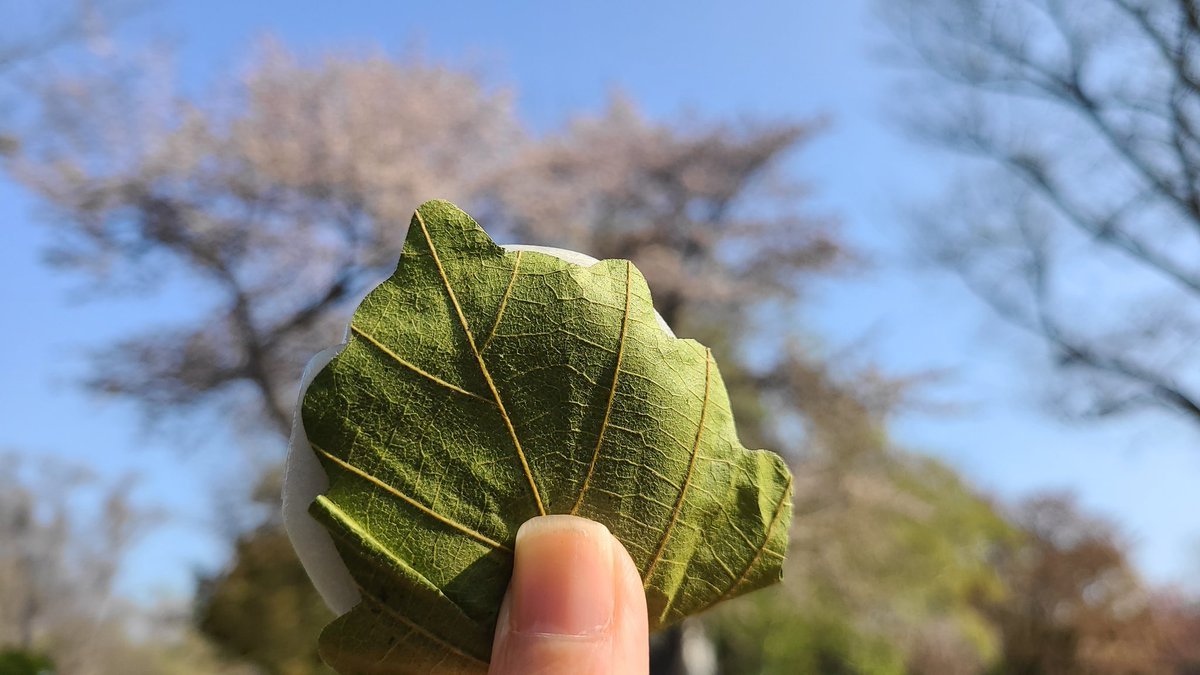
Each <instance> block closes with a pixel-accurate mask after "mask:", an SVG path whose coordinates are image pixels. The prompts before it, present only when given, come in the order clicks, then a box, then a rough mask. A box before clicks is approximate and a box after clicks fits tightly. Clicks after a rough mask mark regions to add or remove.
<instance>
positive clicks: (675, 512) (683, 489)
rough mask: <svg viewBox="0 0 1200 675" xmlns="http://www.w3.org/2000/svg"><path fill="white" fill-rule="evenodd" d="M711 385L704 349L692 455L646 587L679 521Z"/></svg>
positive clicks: (645, 576)
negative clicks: (702, 374)
mask: <svg viewBox="0 0 1200 675" xmlns="http://www.w3.org/2000/svg"><path fill="white" fill-rule="evenodd" d="M711 387H712V350H710V349H705V350H704V401H703V403H701V404H700V421H699V422H698V423H697V425H696V441H695V443H693V444H692V456H691V458H689V459H688V467H687V473H686V474H685V475H684V477H683V486H682V487H681V488H680V489H679V498H678V499H677V500H675V509H674V510H673V511H672V513H671V520H670V521H669V522H668V523H667V528H666V530H665V531H663V536H662V540H661V541H660V542H659V543H658V550H657V551H655V553H654V557H653V558H651V559H650V564H649V565H648V566H647V567H646V572H645V574H643V575H642V580H643V584H644V585H645V586H646V588H649V587H650V575H651V574H652V573H653V572H654V568H655V566H657V565H658V563H659V561H660V560H662V556H663V553H664V552H665V551H666V549H667V542H668V541H670V539H671V532H672V531H674V529H675V525H676V523H677V522H678V521H679V514H680V512H681V511H682V510H683V502H684V500H685V498H686V497H687V492H688V487H689V486H691V484H692V475H693V474H694V473H695V471H696V458H697V457H699V456H700V440H701V437H702V436H703V435H704V420H705V417H706V416H707V414H708V400H709V398H710V390H711Z"/></svg>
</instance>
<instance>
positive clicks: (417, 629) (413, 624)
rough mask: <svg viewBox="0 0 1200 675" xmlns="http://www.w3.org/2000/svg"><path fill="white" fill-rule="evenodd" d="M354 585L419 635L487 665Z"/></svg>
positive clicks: (472, 660) (475, 661)
mask: <svg viewBox="0 0 1200 675" xmlns="http://www.w3.org/2000/svg"><path fill="white" fill-rule="evenodd" d="M355 585H356V586H358V592H359V593H361V594H362V596H363V597H364V598H366V599H368V600H370V601H371V602H373V603H375V604H376V605H379V606H380V607H381V608H382V609H383V611H385V612H387V613H388V614H390V615H392V616H393V617H395V618H397V619H399V620H400V623H403V624H404V625H405V626H408V627H409V628H410V629H412V630H413V631H414V632H416V633H420V634H421V635H424V636H425V637H427V638H429V639H430V640H433V641H434V642H436V643H438V644H440V645H442V646H443V647H445V648H446V650H447V651H450V652H453V653H455V654H458V655H459V656H461V657H463V658H465V659H468V660H470V661H471V662H473V663H477V664H479V665H481V666H483V667H485V668H486V667H487V663H486V662H484V661H483V660H482V659H480V658H478V657H476V656H472V655H470V654H468V653H467V652H464V651H463V650H461V649H459V648H458V647H456V646H454V643H453V642H450V641H449V640H447V639H446V638H443V637H441V636H440V635H438V634H436V633H433V632H431V631H429V630H428V629H427V628H425V627H423V626H421V624H419V623H417V622H415V621H413V620H412V619H410V618H408V617H407V616H404V615H403V614H401V613H400V612H399V611H397V610H396V609H394V608H393V607H391V606H390V605H388V604H387V603H385V602H383V600H381V599H380V598H379V597H378V596H376V595H374V594H373V593H371V592H370V591H368V590H367V589H366V588H363V585H362V584H360V583H358V582H357V581H356V582H355Z"/></svg>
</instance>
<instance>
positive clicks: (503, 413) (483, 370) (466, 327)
mask: <svg viewBox="0 0 1200 675" xmlns="http://www.w3.org/2000/svg"><path fill="white" fill-rule="evenodd" d="M413 217H414V218H415V219H416V221H417V224H418V225H419V226H420V228H421V234H422V235H424V236H425V243H426V244H427V245H428V246H429V254H430V255H431V256H432V257H433V263H434V265H435V266H436V267H437V271H438V275H439V276H441V278H442V284H443V285H444V286H445V287H446V294H447V295H449V296H450V304H452V305H453V306H454V312H455V313H456V314H457V315H458V321H459V323H460V324H461V325H462V329H463V333H465V334H466V336H467V344H469V345H470V346H471V353H472V354H473V355H474V356H475V362H476V363H478V364H479V372H480V374H481V375H483V379H484V381H485V382H486V383H487V386H488V389H489V390H490V391H491V393H492V399H493V400H494V401H495V403H496V408H497V409H499V412H500V417H501V419H503V420H504V426H505V427H506V428H507V429H508V434H509V437H510V438H511V439H512V442H513V447H514V449H516V451H517V459H519V460H520V462H521V469H522V470H523V471H524V472H525V478H526V479H527V480H528V481H529V489H530V491H531V492H532V493H533V500H534V503H535V505H536V506H537V511H538V515H539V516H544V515H546V505H545V504H544V503H543V502H542V496H541V494H540V493H539V492H538V486H537V481H535V480H534V478H533V471H532V470H531V469H530V468H529V460H528V458H526V457H525V451H524V450H523V449H522V448H521V439H520V438H519V437H518V436H517V430H516V427H514V426H513V422H512V418H511V417H509V415H508V411H507V410H506V409H505V407H504V400H503V399H502V398H501V397H500V391H499V390H498V389H497V388H496V382H495V380H493V379H492V374H491V373H490V372H489V371H488V367H487V363H485V362H484V360H483V354H482V353H481V352H480V351H479V348H478V347H476V346H475V337H474V336H473V335H472V334H471V326H470V324H469V323H468V322H467V315H466V314H465V313H463V310H462V306H461V305H460V304H459V303H458V296H457V295H455V293H454V286H453V285H452V284H451V283H450V277H449V276H447V275H446V270H445V268H444V267H443V266H442V259H441V257H439V256H438V252H437V246H435V245H434V243H433V238H432V237H430V236H429V228H428V227H427V226H426V225H425V217H424V216H422V215H421V210H420V209H417V211H416V212H415V213H414V214H413Z"/></svg>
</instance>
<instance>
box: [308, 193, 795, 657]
mask: <svg viewBox="0 0 1200 675" xmlns="http://www.w3.org/2000/svg"><path fill="white" fill-rule="evenodd" d="M301 410H302V420H303V427H304V429H303V430H304V431H305V432H306V434H307V441H308V443H309V444H310V445H311V448H312V450H313V452H314V453H315V455H316V456H317V458H318V459H319V460H320V463H321V465H322V467H323V468H324V470H325V472H326V473H327V474H328V480H329V487H328V489H327V490H326V491H325V492H324V494H321V495H320V496H318V497H317V499H316V501H315V502H313V503H312V504H311V507H310V508H309V512H310V513H311V515H312V516H313V517H314V518H315V519H316V520H317V521H319V522H320V523H321V524H322V525H324V527H325V528H327V529H328V531H329V533H330V534H331V535H332V537H333V541H334V543H335V546H336V550H337V552H338V554H339V555H340V557H341V559H342V561H343V562H344V564H345V566H346V568H347V570H348V572H349V576H350V577H351V578H352V579H353V584H354V586H355V587H356V590H357V593H358V599H359V602H358V604H357V605H355V606H354V607H353V608H352V609H350V611H348V612H346V613H345V614H343V615H342V616H341V617H339V618H338V619H337V620H335V621H334V622H333V623H331V624H330V625H329V626H328V627H326V629H325V630H324V632H323V633H322V635H321V644H320V648H321V654H322V656H323V658H324V659H325V660H326V661H327V662H328V663H329V664H330V665H332V666H333V667H334V668H336V669H337V670H339V671H340V672H343V673H409V672H412V673H418V672H429V671H433V670H436V671H437V672H446V673H481V672H484V671H485V670H486V668H487V661H488V659H489V655H490V653H491V641H492V634H493V631H494V627H495V621H496V615H497V612H498V609H499V607H500V602H501V600H502V599H503V596H504V593H505V590H506V588H507V585H508V581H509V576H510V574H511V570H512V555H513V541H514V538H515V536H516V532H517V528H518V527H519V526H520V525H521V523H523V522H524V521H526V520H527V519H529V518H531V517H534V516H538V515H543V514H560V513H570V514H575V515H579V516H582V517H586V518H591V519H593V520H596V521H599V522H601V523H603V524H604V525H606V526H607V527H608V528H609V530H610V531H612V533H613V534H614V535H615V536H616V537H617V538H618V539H619V540H620V541H621V542H622V543H623V544H624V545H625V548H626V549H627V550H628V551H629V553H630V555H631V556H632V558H633V560H634V562H635V563H636V564H637V566H638V568H639V569H640V571H641V574H642V578H643V579H644V582H645V588H646V600H647V604H648V607H649V611H650V627H651V629H652V630H654V629H657V628H661V627H664V626H667V625H669V624H671V623H674V622H676V621H678V620H680V619H682V618H684V617H686V616H689V615H692V614H695V613H697V612H700V611H702V610H704V609H706V608H708V607H710V606H712V605H713V604H715V603H717V602H719V601H721V600H724V599H727V598H731V597H734V596H737V595H741V594H743V593H746V592H748V591H751V590H754V589H757V588H760V587H763V586H766V585H769V584H771V583H774V582H776V581H778V580H779V578H780V576H781V568H782V561H783V558H784V555H785V553H786V549H787V541H788V534H787V532H788V526H789V523H790V521H791V475H790V474H789V473H788V470H787V467H786V465H785V464H784V462H783V461H782V460H781V459H780V458H779V457H778V456H777V455H775V454H773V453H770V452H766V451H761V450H760V451H751V450H747V449H746V448H744V447H743V446H742V445H741V444H740V443H739V442H738V440H737V436H736V432H735V429H734V424H733V418H732V414H731V412H730V406H729V400H728V396H727V394H726V391H725V387H724V385H723V383H722V381H721V376H720V373H719V372H718V370H717V366H716V364H715V363H714V361H713V358H712V354H711V353H710V351H709V350H708V349H706V348H705V347H704V346H702V345H700V344H699V343H697V342H695V341H693V340H683V339H677V338H675V337H674V336H673V335H671V334H669V333H668V332H666V331H665V330H664V329H663V327H662V326H661V325H660V323H659V321H658V320H656V315H655V312H654V308H653V304H652V302H651V297H650V292H649V289H648V288H647V287H646V283H645V280H644V279H643V278H642V275H641V274H640V273H639V272H638V270H637V269H636V268H635V267H634V266H633V265H632V264H631V263H630V262H628V261H624V260H604V261H600V262H597V263H595V264H593V265H590V266H582V265H576V264H572V263H569V262H566V261H564V260H562V259H560V258H558V257H555V256H551V255H546V254H544V253H539V252H535V251H528V250H522V251H515V252H514V251H506V250H505V249H503V248H501V247H500V246H498V245H496V244H495V243H494V242H493V241H492V240H491V238H489V237H488V235H487V234H486V233H485V232H484V231H483V230H482V229H481V228H480V227H479V225H478V224H476V223H475V221H474V220H472V219H471V217H470V216H468V215H467V214H466V213H464V212H462V211H461V210H459V209H458V208H457V207H455V206H454V205H452V204H450V203H448V202H444V201H432V202H428V203H426V204H424V205H422V206H421V207H420V208H419V209H418V210H417V212H416V214H415V215H414V216H413V219H412V223H411V225H410V228H409V232H408V237H407V240H406V242H405V246H404V250H403V253H402V255H401V258H400V262H399V265H398V266H397V268H396V272H395V273H394V274H393V275H392V277H391V278H390V279H388V280H387V281H385V282H384V283H382V284H381V285H380V286H378V287H377V288H376V289H375V290H373V291H372V292H371V293H370V294H369V295H368V296H367V297H366V298H365V299H364V300H363V302H362V304H361V305H360V306H359V307H358V309H357V310H356V311H355V313H354V317H353V319H352V321H351V324H350V330H349V336H348V341H347V344H346V345H345V346H344V347H343V348H342V349H341V351H340V352H339V353H338V354H337V355H336V356H335V357H333V359H332V361H330V362H329V363H328V365H326V366H325V367H324V368H323V369H322V370H321V371H320V372H319V373H317V375H316V376H315V378H314V379H313V380H312V382H311V384H310V385H309V387H308V389H307V391H306V393H305V394H304V397H303V401H302V408H301Z"/></svg>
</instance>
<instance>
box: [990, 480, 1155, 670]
mask: <svg viewBox="0 0 1200 675" xmlns="http://www.w3.org/2000/svg"><path fill="white" fill-rule="evenodd" d="M1015 520H1016V522H1017V523H1018V524H1019V525H1020V526H1021V527H1022V531H1023V534H1024V535H1025V538H1024V541H1023V542H1022V543H1020V544H1019V545H1017V546H1014V547H1010V548H1007V549H1004V550H1001V551H998V553H999V555H998V556H997V558H996V565H997V567H998V569H999V570H1000V572H1001V574H1002V575H1003V577H1004V580H1005V585H1006V587H1007V592H1008V593H1007V596H1006V597H1004V598H1003V599H1001V600H1000V601H999V602H995V601H993V602H985V603H983V605H984V606H985V607H986V608H987V611H988V612H989V613H990V614H991V615H992V617H993V619H994V621H995V622H996V625H997V626H998V627H999V629H1000V633H1001V636H1002V645H1003V647H1002V656H1001V659H1000V661H999V663H998V665H997V667H996V672H1001V673H1030V674H1035V673H1056V674H1057V673H1061V674H1062V675H1070V674H1071V673H1081V674H1083V673H1087V674H1089V675H1091V674H1095V675H1103V674H1106V673H1112V674H1113V675H1117V674H1125V675H1129V674H1137V673H1161V672H1164V670H1163V667H1162V664H1161V662H1160V661H1159V654H1160V650H1161V644H1160V638H1161V633H1160V631H1159V628H1158V626H1157V625H1156V621H1155V617H1154V614H1153V612H1152V609H1153V607H1152V604H1151V600H1152V598H1151V596H1150V594H1149V592H1147V590H1146V589H1145V587H1144V586H1143V585H1142V582H1141V580H1140V579H1139V578H1138V576H1137V574H1136V573H1135V572H1134V571H1133V569H1132V567H1131V566H1130V564H1129V561H1128V559H1127V557H1126V553H1125V547H1124V545H1123V544H1122V543H1121V542H1120V541H1119V539H1118V538H1117V536H1116V533H1115V532H1114V530H1113V526H1112V525H1111V523H1108V522H1107V521H1105V520H1103V519H1099V518H1096V517H1094V516H1090V515H1086V514H1084V513H1081V512H1080V510H1079V509H1078V507H1077V506H1076V505H1075V504H1074V502H1073V501H1072V500H1071V499H1069V498H1067V497H1062V496H1049V497H1037V498H1033V499H1030V500H1029V501H1027V502H1025V503H1024V504H1022V505H1020V506H1019V507H1018V509H1017V512H1016V514H1015ZM1168 672H1170V671H1168Z"/></svg>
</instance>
